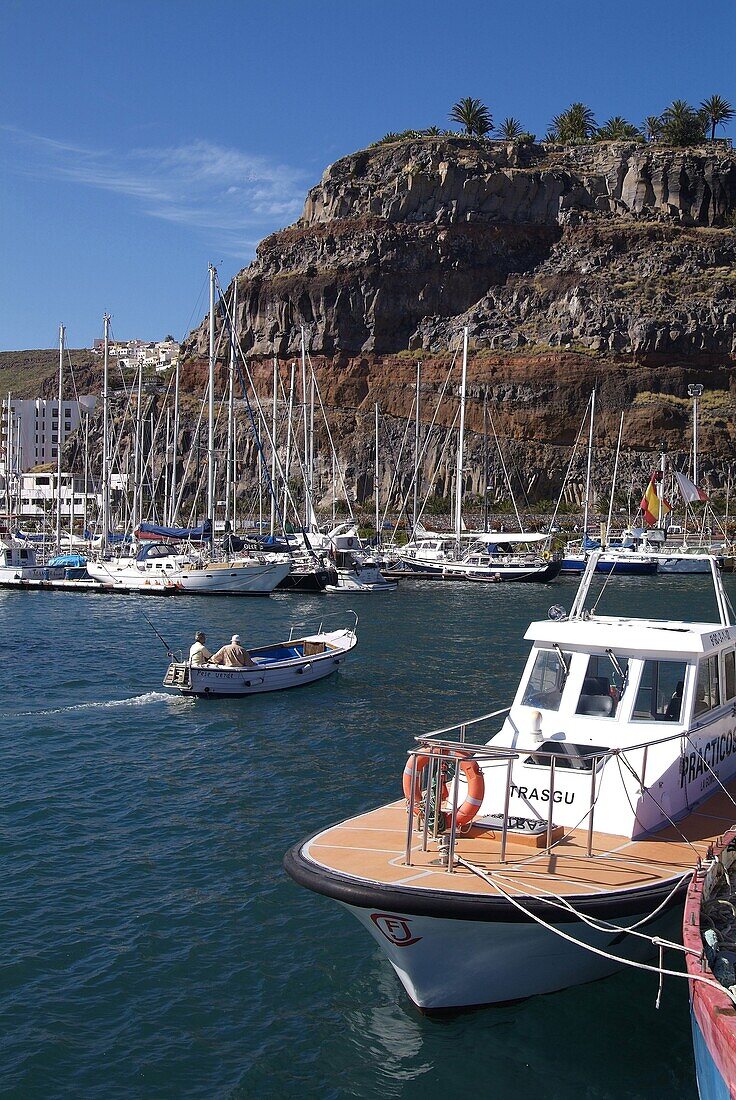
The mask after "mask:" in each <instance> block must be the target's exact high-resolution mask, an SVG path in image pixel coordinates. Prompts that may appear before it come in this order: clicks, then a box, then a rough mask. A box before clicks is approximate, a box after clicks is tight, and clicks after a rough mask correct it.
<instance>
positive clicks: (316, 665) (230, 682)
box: [164, 631, 357, 698]
mask: <svg viewBox="0 0 736 1100" xmlns="http://www.w3.org/2000/svg"><path fill="white" fill-rule="evenodd" d="M323 637H325V636H323ZM326 637H327V640H328V642H329V643H330V648H329V649H328V650H327V651H326V652H320V653H316V654H312V655H307V656H289V655H288V647H289V646H290V644H291V643H289V642H285V643H283V648H284V650H286V652H285V653H284V654H282V653H279V656H282V655H283V656H284V657H285V659H283V660H277V661H273V660H272V661H268V662H266V661H261V662H259V661H258V659H257V657H256V656H255V654H257V653H258V651H257V650H252V651H251V652H252V653H253V654H254V662H255V663H254V664H253V665H248V666H247V667H231V666H227V665H192V664H190V663H189V662H188V661H172V663H171V664H170V665H169V667H168V669H167V671H166V676H165V677H164V687H174V688H178V690H179V691H180V692H181V693H182V695H198V696H200V697H201V698H211V697H214V696H219V695H223V696H240V695H260V694H262V693H263V692H267V691H285V690H287V689H288V688H295V687H305V686H306V685H307V684H312V683H314V682H315V681H316V680H323V679H324V678H325V677H326V676H331V675H332V674H333V673H335V672H337V671H338V670H339V668H340V667H341V665H343V664H344V663H345V661H346V659H347V655H348V653H350V652H351V650H353V649H354V648H355V646H356V644H357V641H356V637H355V634H354V632H353V631H337V632H334V633H333V634H331V635H327V636H326ZM274 648H275V647H266V649H267V650H268V649H271V650H273V649H274Z"/></svg>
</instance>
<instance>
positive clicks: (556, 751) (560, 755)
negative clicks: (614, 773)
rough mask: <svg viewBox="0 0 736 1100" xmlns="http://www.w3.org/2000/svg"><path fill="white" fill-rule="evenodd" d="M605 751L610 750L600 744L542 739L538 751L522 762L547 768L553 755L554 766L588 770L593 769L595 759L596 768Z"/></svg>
mask: <svg viewBox="0 0 736 1100" xmlns="http://www.w3.org/2000/svg"><path fill="white" fill-rule="evenodd" d="M607 752H610V749H605V748H603V747H602V746H601V745H573V744H572V742H571V741H543V742H542V744H541V745H540V746H539V751H538V752H535V753H534V755H533V756H527V758H526V760H525V761H524V763H525V764H536V765H537V766H539V767H545V768H548V767H549V766H550V764H551V763H552V757H553V756H554V758H555V767H556V768H574V769H575V771H579V772H590V771H592V770H593V761H594V760H595V761H596V769H597V768H598V767H600V764H601V761H602V758H603V757H604V756H605V755H606V753H607Z"/></svg>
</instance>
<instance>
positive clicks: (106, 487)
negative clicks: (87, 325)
mask: <svg viewBox="0 0 736 1100" xmlns="http://www.w3.org/2000/svg"><path fill="white" fill-rule="evenodd" d="M103 326H104V336H105V340H104V350H103V356H102V553H103V554H104V553H105V551H106V550H107V535H108V532H109V530H110V451H109V447H108V434H109V426H108V420H109V417H110V409H109V394H108V387H107V383H108V374H109V371H108V367H109V356H110V314H109V313H106V314H105V315H104V317H103Z"/></svg>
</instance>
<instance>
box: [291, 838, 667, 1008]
mask: <svg viewBox="0 0 736 1100" xmlns="http://www.w3.org/2000/svg"><path fill="white" fill-rule="evenodd" d="M308 848H309V842H306V844H304V845H297V846H296V847H294V848H292V849H291V850H290V851H289V852H288V853H287V855H286V857H285V860H284V866H285V869H286V871H287V872H288V873H289V874H290V875H291V877H292V878H294V879H295V880H296V881H297V882H298V883H299V884H300V885H302V886H306V887H307V888H308V889H311V890H314V891H315V892H317V893H321V894H324V895H326V896H327V897H331V898H333V899H335V900H337V901H339V902H341V904H342V905H344V906H345V908H346V909H348V910H349V911H350V912H351V913H352V915H353V916H354V917H355V918H356V919H357V920H358V921H359V923H360V924H361V925H362V926H363V927H364V928H365V929H366V931H367V932H369V933H370V935H371V937H372V938H373V939H374V940H375V942H376V943H377V944H378V946H379V947H380V948H381V950H382V951H383V952H384V954H385V955H386V957H387V958H388V961H389V962H390V963H391V965H392V967H393V968H394V970H395V972H396V974H397V976H398V978H399V980H400V982H401V984H402V985H403V987H404V989H405V990H406V992H407V994H408V995H409V997H410V998H411V1000H412V1001H413V1002H414V1004H416V1005H417V1006H418V1007H419V1008H421V1009H423V1010H425V1011H431V1010H438V1009H459V1008H468V1007H473V1006H479V1005H488V1004H500V1003H504V1002H507V1001H512V1000H518V999H521V998H525V997H532V996H536V995H537V994H540V993H552V992H556V991H558V990H561V989H567V988H569V987H571V986H576V985H582V984H584V983H586V982H591V981H596V980H597V979H599V978H604V977H607V976H609V975H610V974H614V973H615V972H616V971H617V970H620V969H621V968H622V967H623V966H625V965H626V962H627V961H643V960H644V959H646V958H648V957H650V956H651V954H652V951H653V948H652V946H651V944H650V943H649V942H648V941H647V940H644V939H642V938H639V937H633V936H632V937H629V936H625V935H622V934H621V933H620V932H619V931H618V930H616V929H613V930H610V931H599V930H597V929H593V928H591V927H590V926H589V925H588V924H586V923H584V922H583V921H581V920H580V919H579V918H577V917H575V916H573V915H571V914H568V913H565V914H562V915H561V914H560V911H559V909H555V908H553V907H552V906H551V905H549V904H546V903H545V902H544V901H543V900H540V899H539V898H535V899H531V898H524V897H519V900H520V901H521V903H522V905H523V907H524V908H525V909H526V910H527V911H528V912H531V913H534V914H535V915H536V916H538V917H539V918H540V919H541V920H543V921H545V922H546V923H547V924H548V925H553V926H554V928H555V929H557V932H555V931H552V930H550V928H548V927H543V926H542V925H541V924H539V923H537V921H536V920H535V919H534V918H533V917H531V916H528V915H527V914H526V913H524V912H521V911H520V910H519V909H517V908H516V907H515V906H514V905H513V904H512V903H511V902H509V901H507V900H506V899H505V898H502V897H495V898H488V897H486V896H481V895H468V894H463V895H462V896H458V895H456V894H454V893H451V892H440V891H431V890H424V891H423V890H421V889H411V888H406V887H393V888H386V887H384V886H382V885H380V884H378V883H372V882H370V881H368V880H358V879H350V878H349V877H347V876H344V875H336V874H335V873H333V872H329V871H326V870H325V869H324V868H323V867H321V866H319V865H317V864H315V863H313V862H312V861H311V860H310V859H309V855H308ZM677 881H678V880H677V879H675V880H672V881H667V882H665V883H658V884H657V887H656V888H652V889H643V890H642V889H638V890H631V891H618V892H617V893H615V894H606V895H602V896H598V897H597V898H594V899H593V900H591V898H590V896H588V897H587V898H586V897H579V898H575V897H569V898H568V899H567V900H568V901H570V902H571V903H572V904H573V905H575V907H576V908H577V909H578V910H580V911H581V912H584V913H586V914H589V915H591V916H595V917H598V918H602V919H604V920H606V921H610V922H613V923H614V924H617V925H624V926H630V925H633V924H636V923H638V922H641V921H642V920H644V919H645V918H646V917H647V916H648V915H649V914H650V913H653V912H654V911H655V909H657V907H658V906H660V905H662V909H661V911H660V912H658V913H657V916H656V918H654V919H653V920H652V921H650V922H647V923H646V924H645V926H644V927H645V930H646V931H647V932H648V933H649V934H651V935H656V934H658V933H660V932H662V931H664V930H667V929H669V927H670V925H671V924H672V923H673V917H672V913H671V912H670V911H671V910H673V909H674V908H675V907H676V906H677V905H678V903H679V902H681V900H682V896H683V893H684V885H683V887H682V889H681V890H677V889H676V887H677ZM663 903H664V904H663ZM559 932H561V933H564V934H565V935H570V936H572V937H574V939H575V940H576V941H579V943H570V942H569V941H568V940H566V939H565V938H564V936H563V935H560V934H558V933H559ZM581 943H582V944H587V945H589V946H591V947H594V948H597V949H598V950H601V951H605V952H606V953H607V954H608V955H612V956H613V958H606V957H603V956H601V955H597V954H595V953H594V952H593V951H590V950H586V948H585V947H582V946H580V944H581Z"/></svg>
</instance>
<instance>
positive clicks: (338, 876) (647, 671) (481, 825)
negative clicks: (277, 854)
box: [285, 554, 736, 1010]
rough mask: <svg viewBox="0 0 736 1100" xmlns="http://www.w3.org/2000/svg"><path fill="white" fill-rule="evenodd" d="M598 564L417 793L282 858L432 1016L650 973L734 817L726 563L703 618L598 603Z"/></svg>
mask: <svg viewBox="0 0 736 1100" xmlns="http://www.w3.org/2000/svg"><path fill="white" fill-rule="evenodd" d="M595 567H596V556H595V554H594V555H593V556H592V557H591V558H590V561H589V563H588V566H587V568H586V572H585V574H584V576H583V578H582V580H581V584H580V588H579V590H578V593H577V596H576V598H575V601H574V604H573V607H572V609H571V611H570V614H569V615H566V614H565V612H564V610H563V609H562V608H559V607H553V608H551V609H550V619H549V621H543V622H536V623H532V624H531V626H530V627H529V629H528V631H527V634H526V637H527V638H528V639H530V640H531V643H532V648H531V652H530V654H529V658H528V660H527V663H526V665H525V668H524V671H523V673H522V676H521V680H520V684H519V687H518V690H517V692H516V695H515V698H514V700H513V702H512V704H511V706H510V707H506V708H505V709H504V710H500V711H494V712H492V713H491V714H487V715H484V716H482V717H481V718H478V719H474V720H473V721H468V722H463V723H460V724H458V725H456V726H452V727H449V728H446V729H441V730H436V731H433V732H431V733H427V734H422V735H419V736H417V737H416V738H415V744H414V746H413V747H412V748H411V749H410V750H409V753H408V760H407V764H406V768H405V771H404V776H403V788H404V798H402V799H400V800H398V801H393V802H391V803H389V804H388V805H384V806H381V807H379V808H377V809H374V810H369V811H368V812H364V813H360V814H358V815H357V816H355V817H352V818H350V819H348V820H346V821H342V822H340V823H339V824H337V825H332V826H330V827H328V828H326V829H321V830H319V831H318V832H317V833H315V834H314V835H313V836H310V837H309V838H308V839H306V840H304V841H302V842H301V843H299V844H297V845H296V846H295V847H293V848H292V849H291V850H290V851H289V852H288V853H287V855H286V857H285V867H286V870H287V871H288V872H289V874H290V875H291V876H292V877H293V878H294V879H295V880H296V881H297V882H298V883H300V884H301V885H303V886H305V887H307V888H309V889H311V890H313V891H315V892H317V893H320V894H323V895H326V896H327V897H330V898H333V899H335V900H337V901H339V902H341V903H342V904H343V905H344V906H346V907H347V909H348V910H349V911H350V912H351V913H352V914H353V916H355V917H356V918H357V920H358V921H359V922H360V923H361V924H362V925H363V927H364V928H365V929H366V930H367V931H368V932H369V933H370V935H371V936H372V937H373V939H374V940H375V942H376V943H377V944H378V945H379V946H380V947H381V949H382V950H383V951H384V953H385V954H386V956H387V957H388V959H389V961H390V963H391V965H392V966H393V968H394V970H395V971H396V973H397V975H398V977H399V979H400V980H401V982H402V984H403V985H404V988H405V989H406V991H407V993H408V994H409V996H410V997H411V999H412V1000H413V1001H414V1002H415V1004H417V1005H418V1006H419V1007H420V1008H422V1009H424V1010H431V1009H446V1008H456V1007H463V1006H469V1005H480V1004H488V1003H499V1002H504V1001H510V1000H515V999H518V998H521V997H528V996H530V995H533V994H537V993H545V992H552V991H554V990H559V989H563V988H566V987H568V986H574V985H577V984H580V983H583V982H587V981H591V980H593V979H596V978H601V977H604V976H606V975H608V974H611V973H613V972H614V971H616V970H617V969H619V968H620V967H621V966H623V965H625V964H627V963H632V964H634V963H636V964H639V965H641V963H642V962H643V960H645V959H646V958H647V957H649V956H650V954H651V953H652V952H653V947H652V942H651V937H652V936H655V935H658V934H659V933H660V932H661V931H662V930H663V929H664V928H666V923H667V922H668V921H669V920H670V919H671V917H670V912H669V911H671V910H672V909H673V908H674V907H675V906H676V905H678V904H681V902H682V899H683V896H684V892H685V888H686V881H687V879H688V878H689V877H690V872H691V868H692V862H693V856H694V853H695V854H699V855H703V856H704V855H705V854H706V852H707V849H708V845H709V843H710V841H711V840H712V838H713V837H715V836H717V835H719V834H720V833H721V832H723V830H724V829H725V828H726V827H728V826H729V825H730V824H731V823H732V821H733V819H734V816H735V814H734V810H735V808H736V802H735V801H734V799H733V798H732V797H731V796H730V795H729V794H728V792H727V790H725V785H726V784H728V783H729V782H730V781H732V780H733V778H734V776H735V775H736V720H735V719H734V709H735V708H736V627H734V626H733V625H732V623H731V620H730V611H729V605H728V602H727V598H726V595H725V592H724V590H723V587H722V581H721V577H720V574H719V572H718V570H717V568H716V563H715V561H713V563H712V578H713V584H714V590H715V595H716V603H717V607H718V617H719V618H718V621H717V622H710V623H690V622H679V621H667V620H665V621H659V620H653V619H637V618H634V617H628V616H615V617H614V616H605V615H602V614H599V613H598V611H597V610H595V609H594V610H592V611H591V610H589V609H587V608H586V607H585V599H586V596H587V593H588V590H589V587H590V584H591V582H592V580H593V576H594V572H595ZM397 785H398V776H397ZM714 792H716V793H714ZM365 796H366V792H365V791H361V792H360V793H359V795H358V799H359V801H361V802H365ZM709 796H711V797H709ZM633 926H636V929H635V930H634V929H633Z"/></svg>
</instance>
